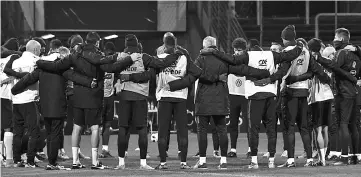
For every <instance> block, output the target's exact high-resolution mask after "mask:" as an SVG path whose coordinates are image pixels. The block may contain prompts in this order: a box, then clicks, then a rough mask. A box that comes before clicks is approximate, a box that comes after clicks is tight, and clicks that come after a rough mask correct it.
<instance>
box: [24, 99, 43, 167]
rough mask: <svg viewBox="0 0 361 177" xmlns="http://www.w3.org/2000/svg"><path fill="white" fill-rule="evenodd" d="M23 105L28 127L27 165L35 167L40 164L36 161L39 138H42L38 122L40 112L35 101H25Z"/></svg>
mask: <svg viewBox="0 0 361 177" xmlns="http://www.w3.org/2000/svg"><path fill="white" fill-rule="evenodd" d="M22 106H23V110H24V112H22V113H23V116H24V117H25V122H26V125H27V127H28V135H29V141H28V151H27V153H26V156H27V165H26V167H31V168H35V167H38V165H37V164H36V163H35V154H36V150H37V143H38V139H39V138H40V127H39V124H38V121H37V119H38V117H37V116H38V112H37V109H36V104H35V102H30V103H25V104H23V105H22Z"/></svg>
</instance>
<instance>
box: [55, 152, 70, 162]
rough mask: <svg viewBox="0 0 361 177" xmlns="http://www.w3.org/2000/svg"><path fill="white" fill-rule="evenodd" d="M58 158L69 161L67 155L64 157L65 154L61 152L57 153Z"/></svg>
mask: <svg viewBox="0 0 361 177" xmlns="http://www.w3.org/2000/svg"><path fill="white" fill-rule="evenodd" d="M58 158H59V159H61V160H69V159H70V157H69V156H68V155H66V153H65V152H61V151H59V154H58Z"/></svg>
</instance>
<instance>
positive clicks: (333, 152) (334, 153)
mask: <svg viewBox="0 0 361 177" xmlns="http://www.w3.org/2000/svg"><path fill="white" fill-rule="evenodd" d="M336 154H337V152H336V151H330V154H329V156H333V155H336Z"/></svg>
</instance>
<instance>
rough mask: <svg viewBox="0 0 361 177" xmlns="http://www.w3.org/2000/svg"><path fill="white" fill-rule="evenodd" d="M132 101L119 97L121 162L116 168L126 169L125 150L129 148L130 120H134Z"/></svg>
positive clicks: (119, 153) (119, 150) (119, 148)
mask: <svg viewBox="0 0 361 177" xmlns="http://www.w3.org/2000/svg"><path fill="white" fill-rule="evenodd" d="M131 108H132V103H131V102H130V101H127V100H123V99H119V104H118V107H117V110H118V111H119V112H118V115H119V116H120V115H121V117H119V119H118V128H119V131H118V156H119V163H118V166H117V167H116V169H124V168H125V162H124V158H125V151H126V150H127V149H126V148H127V143H128V141H129V139H127V134H128V133H129V127H130V124H129V123H130V121H131V120H132V109H131Z"/></svg>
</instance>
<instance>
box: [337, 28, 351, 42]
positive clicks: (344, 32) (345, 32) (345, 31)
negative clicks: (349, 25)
mask: <svg viewBox="0 0 361 177" xmlns="http://www.w3.org/2000/svg"><path fill="white" fill-rule="evenodd" d="M335 33H336V34H337V35H341V36H342V37H343V39H344V40H346V41H349V40H350V31H349V30H348V29H346V28H338V29H336V31H335Z"/></svg>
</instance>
